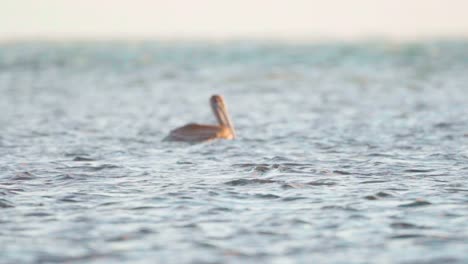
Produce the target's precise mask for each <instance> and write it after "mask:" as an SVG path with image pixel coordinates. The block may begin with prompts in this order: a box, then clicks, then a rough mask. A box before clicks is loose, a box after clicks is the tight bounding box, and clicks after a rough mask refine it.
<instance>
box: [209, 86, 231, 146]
mask: <svg viewBox="0 0 468 264" xmlns="http://www.w3.org/2000/svg"><path fill="white" fill-rule="evenodd" d="M210 104H211V109H213V113H214V115H215V116H216V119H217V120H218V123H219V125H221V126H225V127H227V128H229V129H230V130H231V132H232V136H233V138H235V137H236V132H235V130H234V126H233V125H232V122H231V118H230V117H229V114H228V110H227V106H226V103H225V102H224V99H223V97H222V96H221V95H213V96H211V98H210Z"/></svg>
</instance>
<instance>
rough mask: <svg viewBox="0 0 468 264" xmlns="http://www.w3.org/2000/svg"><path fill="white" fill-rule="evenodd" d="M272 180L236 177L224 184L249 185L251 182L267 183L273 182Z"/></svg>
mask: <svg viewBox="0 0 468 264" xmlns="http://www.w3.org/2000/svg"><path fill="white" fill-rule="evenodd" d="M275 182H276V181H274V180H269V179H237V180H232V181H228V182H225V183H224V184H226V185H230V186H244V185H251V184H268V183H275Z"/></svg>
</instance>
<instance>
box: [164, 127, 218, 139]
mask: <svg viewBox="0 0 468 264" xmlns="http://www.w3.org/2000/svg"><path fill="white" fill-rule="evenodd" d="M225 130H226V128H224V127H221V126H210V125H199V124H188V125H185V126H183V127H179V128H176V129H174V130H172V131H171V132H170V134H169V136H168V137H167V138H166V139H167V140H170V141H185V142H201V141H207V140H212V139H216V138H223V135H224V134H225Z"/></svg>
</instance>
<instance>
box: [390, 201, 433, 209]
mask: <svg viewBox="0 0 468 264" xmlns="http://www.w3.org/2000/svg"><path fill="white" fill-rule="evenodd" d="M431 204H432V203H430V202H428V201H425V200H417V201H414V202H412V203H408V204H402V205H399V206H398V207H419V206H426V205H431Z"/></svg>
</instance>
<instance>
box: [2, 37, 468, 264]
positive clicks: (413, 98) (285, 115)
mask: <svg viewBox="0 0 468 264" xmlns="http://www.w3.org/2000/svg"><path fill="white" fill-rule="evenodd" d="M467 73H468V43H466V42H463V41H458V42H457V41H451V42H425V43H414V44H395V43H393V44H392V43H385V42H372V43H356V44H338V43H323V44H310V45H308V44H293V43H276V44H271V43H261V42H255V43H250V42H226V43H223V42H220V43H197V42H165V43H158V42H100V43H99V42H95V43H86V42H83V43H79V42H76V43H72V42H65V43H38V42H36V43H27V42H24V43H10V44H8V43H4V44H1V45H0V94H1V96H0V111H1V115H0V223H1V227H2V228H1V229H0V255H1V258H0V263H63V262H67V263H109V262H116V261H119V262H126V263H155V262H157V263H192V262H193V263H225V262H254V261H255V262H261V263H266V262H268V263H288V262H291V263H311V261H312V262H315V263H317V262H330V263H376V262H379V263H466V262H467V261H468V256H467V254H466V252H468V242H467V241H468V183H467V180H468V146H467V143H468V108H467V105H468V90H467V89H468V87H467V84H468V74H467ZM214 93H218V94H222V95H224V96H225V99H226V101H227V103H228V107H229V110H230V113H231V115H232V119H233V122H234V125H235V126H236V129H237V134H238V136H239V138H238V140H235V141H213V142H208V143H202V144H186V143H173V142H162V141H161V140H162V139H163V138H164V137H165V136H166V135H167V133H168V132H169V131H170V130H171V129H173V128H175V127H177V126H180V125H184V124H186V123H189V122H200V123H214V122H215V120H214V117H213V116H212V113H211V110H210V108H209V105H208V99H209V96H210V95H212V94H214Z"/></svg>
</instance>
